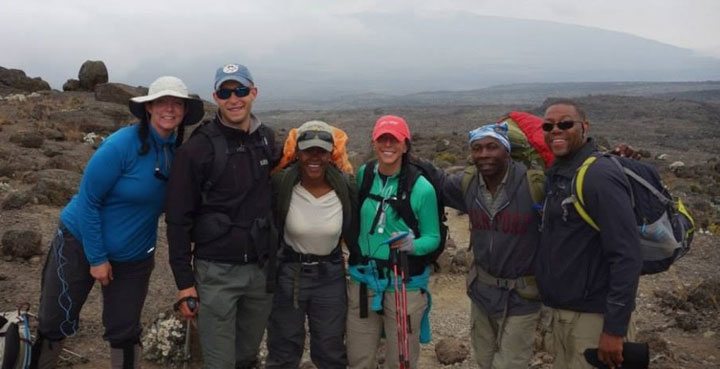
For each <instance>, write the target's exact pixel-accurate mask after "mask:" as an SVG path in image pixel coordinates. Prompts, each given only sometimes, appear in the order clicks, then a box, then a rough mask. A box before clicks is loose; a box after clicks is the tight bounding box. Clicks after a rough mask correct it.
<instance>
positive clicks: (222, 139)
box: [165, 64, 280, 369]
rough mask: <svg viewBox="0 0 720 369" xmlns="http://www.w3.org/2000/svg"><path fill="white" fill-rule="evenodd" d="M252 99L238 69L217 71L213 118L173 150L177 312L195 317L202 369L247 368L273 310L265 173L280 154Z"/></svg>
mask: <svg viewBox="0 0 720 369" xmlns="http://www.w3.org/2000/svg"><path fill="white" fill-rule="evenodd" d="M257 92H258V90H257V87H256V86H255V83H254V79H253V77H252V75H251V74H250V71H249V70H248V68H247V67H245V66H244V65H241V64H226V65H224V66H222V67H220V68H218V69H217V71H216V73H215V83H214V92H213V99H214V100H215V103H217V106H218V111H217V115H216V116H215V118H214V119H213V120H211V121H207V122H205V123H204V124H203V125H202V126H200V127H199V128H198V129H197V130H196V132H195V134H193V135H192V136H191V137H190V139H189V140H188V141H187V142H186V143H185V144H183V146H181V148H180V149H179V150H178V152H177V155H176V157H175V161H174V163H173V166H172V171H171V174H170V180H169V182H168V197H167V204H166V205H167V206H166V218H165V219H166V221H167V232H168V243H169V248H170V265H171V267H172V271H173V274H174V276H175V283H176V285H177V287H178V290H179V292H178V302H179V304H178V306H179V309H180V312H181V313H182V314H183V316H184V317H185V318H186V319H192V318H193V317H194V316H196V315H197V316H198V327H199V334H200V343H201V346H202V351H203V365H204V368H208V369H209V368H213V369H217V368H227V369H236V368H255V367H256V366H257V355H258V348H259V345H260V340H261V339H262V335H263V332H264V330H265V326H266V324H267V320H268V316H269V314H270V310H271V307H272V293H270V292H271V290H272V282H273V281H274V277H272V274H273V273H272V270H273V269H272V268H273V265H274V254H275V250H274V248H275V245H274V244H275V242H274V241H273V240H274V239H275V238H274V237H273V235H274V229H273V227H272V226H271V223H272V218H271V216H270V211H271V210H270V205H271V202H272V201H271V186H270V170H271V169H272V168H273V167H274V166H275V163H276V162H277V161H278V159H279V157H280V151H279V149H278V147H276V146H275V135H274V133H273V130H272V129H271V128H269V127H268V126H266V125H264V124H262V123H261V122H260V120H259V119H258V118H257V117H256V116H255V115H253V114H252V105H253V102H254V101H255V98H256V97H257ZM268 274H270V275H271V276H270V277H268ZM189 297H193V298H197V299H198V300H199V306H198V307H197V309H195V310H191V309H189V307H188V304H187V299H188V298H189Z"/></svg>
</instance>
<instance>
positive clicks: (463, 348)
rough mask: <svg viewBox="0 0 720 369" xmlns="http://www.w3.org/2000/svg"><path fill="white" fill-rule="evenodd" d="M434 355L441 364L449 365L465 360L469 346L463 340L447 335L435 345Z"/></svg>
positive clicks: (467, 356)
mask: <svg viewBox="0 0 720 369" xmlns="http://www.w3.org/2000/svg"><path fill="white" fill-rule="evenodd" d="M435 355H436V356H437V359H438V361H440V363H442V364H443V365H451V364H456V363H461V362H463V361H465V360H467V359H468V358H469V357H470V348H469V347H468V345H467V343H466V342H465V341H462V340H460V339H458V338H455V337H448V338H443V339H441V340H440V341H438V343H437V344H436V345H435Z"/></svg>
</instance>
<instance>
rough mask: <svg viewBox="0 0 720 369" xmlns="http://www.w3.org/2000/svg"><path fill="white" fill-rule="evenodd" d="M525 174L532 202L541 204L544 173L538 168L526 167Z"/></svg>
mask: <svg viewBox="0 0 720 369" xmlns="http://www.w3.org/2000/svg"><path fill="white" fill-rule="evenodd" d="M525 175H526V176H527V181H528V186H529V187H530V197H531V198H532V200H533V203H534V204H542V203H543V201H544V200H545V173H544V172H543V171H542V170H538V169H528V170H527V172H526V173H525Z"/></svg>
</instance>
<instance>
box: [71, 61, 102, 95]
mask: <svg viewBox="0 0 720 369" xmlns="http://www.w3.org/2000/svg"><path fill="white" fill-rule="evenodd" d="M78 80H80V87H82V89H83V90H86V91H94V90H95V86H96V85H98V84H99V83H107V81H108V71H107V68H106V67H105V63H103V62H102V61H101V60H86V61H85V62H84V63H83V64H82V66H80V72H78Z"/></svg>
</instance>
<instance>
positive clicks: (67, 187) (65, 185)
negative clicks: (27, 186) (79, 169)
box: [25, 169, 81, 206]
mask: <svg viewBox="0 0 720 369" xmlns="http://www.w3.org/2000/svg"><path fill="white" fill-rule="evenodd" d="M80 177H81V175H80V174H79V173H76V172H72V171H69V170H63V169H45V170H42V171H39V172H37V176H36V177H35V178H30V177H28V178H26V179H25V180H26V181H32V180H35V185H34V186H33V188H32V189H31V191H30V193H31V194H32V196H34V197H35V198H36V199H37V202H38V203H39V204H43V205H52V206H63V205H65V204H67V202H68V201H69V200H70V198H71V197H72V196H73V195H74V194H75V192H76V191H77V187H78V184H79V183H80Z"/></svg>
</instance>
